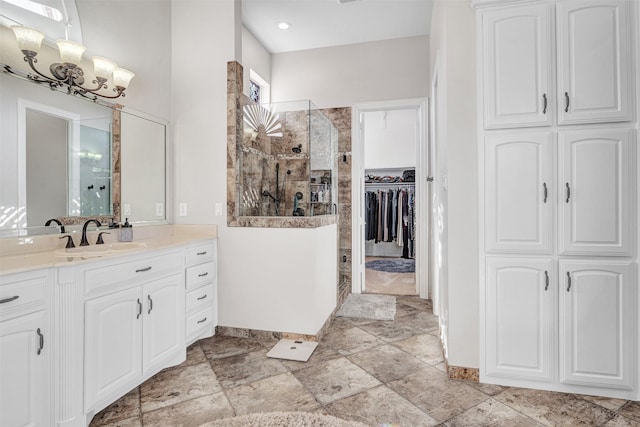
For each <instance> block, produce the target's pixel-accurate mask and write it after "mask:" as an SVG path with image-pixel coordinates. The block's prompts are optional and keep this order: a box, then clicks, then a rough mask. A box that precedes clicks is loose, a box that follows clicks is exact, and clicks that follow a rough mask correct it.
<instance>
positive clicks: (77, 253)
mask: <svg viewBox="0 0 640 427" xmlns="http://www.w3.org/2000/svg"><path fill="white" fill-rule="evenodd" d="M146 247H147V244H146V243H144V242H115V243H105V244H103V245H89V246H78V247H77V248H71V249H58V250H56V251H54V254H55V255H56V256H59V257H73V258H90V257H99V256H105V255H110V254H114V253H120V252H126V251H135V250H137V249H143V248H146Z"/></svg>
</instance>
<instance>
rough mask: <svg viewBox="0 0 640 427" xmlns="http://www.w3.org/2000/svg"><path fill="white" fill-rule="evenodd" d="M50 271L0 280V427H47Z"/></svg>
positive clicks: (49, 406)
mask: <svg viewBox="0 0 640 427" xmlns="http://www.w3.org/2000/svg"><path fill="white" fill-rule="evenodd" d="M51 285H52V275H51V271H50V270H48V269H46V270H39V271H33V272H28V273H21V274H14V275H8V276H0V425H1V426H47V425H50V424H51V405H50V400H51V377H52V369H51V360H52V359H51V354H52V351H51V349H52V342H53V340H52V333H51V329H52V328H51V320H50V310H49V290H50V289H51Z"/></svg>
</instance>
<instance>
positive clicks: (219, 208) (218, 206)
mask: <svg viewBox="0 0 640 427" xmlns="http://www.w3.org/2000/svg"><path fill="white" fill-rule="evenodd" d="M221 215H222V203H216V216H221Z"/></svg>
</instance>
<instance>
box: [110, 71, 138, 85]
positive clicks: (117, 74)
mask: <svg viewBox="0 0 640 427" xmlns="http://www.w3.org/2000/svg"><path fill="white" fill-rule="evenodd" d="M133 76H135V74H133V73H132V72H131V71H129V70H125V69H124V68H116V69H115V70H113V85H114V86H115V87H121V88H124V89H126V88H127V87H128V86H129V82H130V81H131V79H132V78H133Z"/></svg>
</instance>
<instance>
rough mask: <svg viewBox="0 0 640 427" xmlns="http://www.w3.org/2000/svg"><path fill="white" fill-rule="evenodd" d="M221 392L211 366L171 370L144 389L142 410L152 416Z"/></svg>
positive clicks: (150, 382) (202, 364)
mask: <svg viewBox="0 0 640 427" xmlns="http://www.w3.org/2000/svg"><path fill="white" fill-rule="evenodd" d="M220 390H221V389H220V385H219V384H218V381H217V380H216V376H215V375H214V373H213V370H212V369H211V366H210V365H209V364H208V363H200V364H199V365H190V366H185V367H182V368H175V369H169V370H166V371H162V372H160V373H159V374H157V375H155V376H153V377H152V378H150V379H149V380H148V381H146V382H144V383H143V384H142V385H141V386H140V404H141V409H142V412H143V413H144V412H149V411H153V410H155V409H158V408H163V407H165V406H171V405H175V404H176V403H180V402H184V401H185V400H189V399H193V398H195V397H200V396H206V395H209V394H213V393H217V392H219V391H220Z"/></svg>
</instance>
